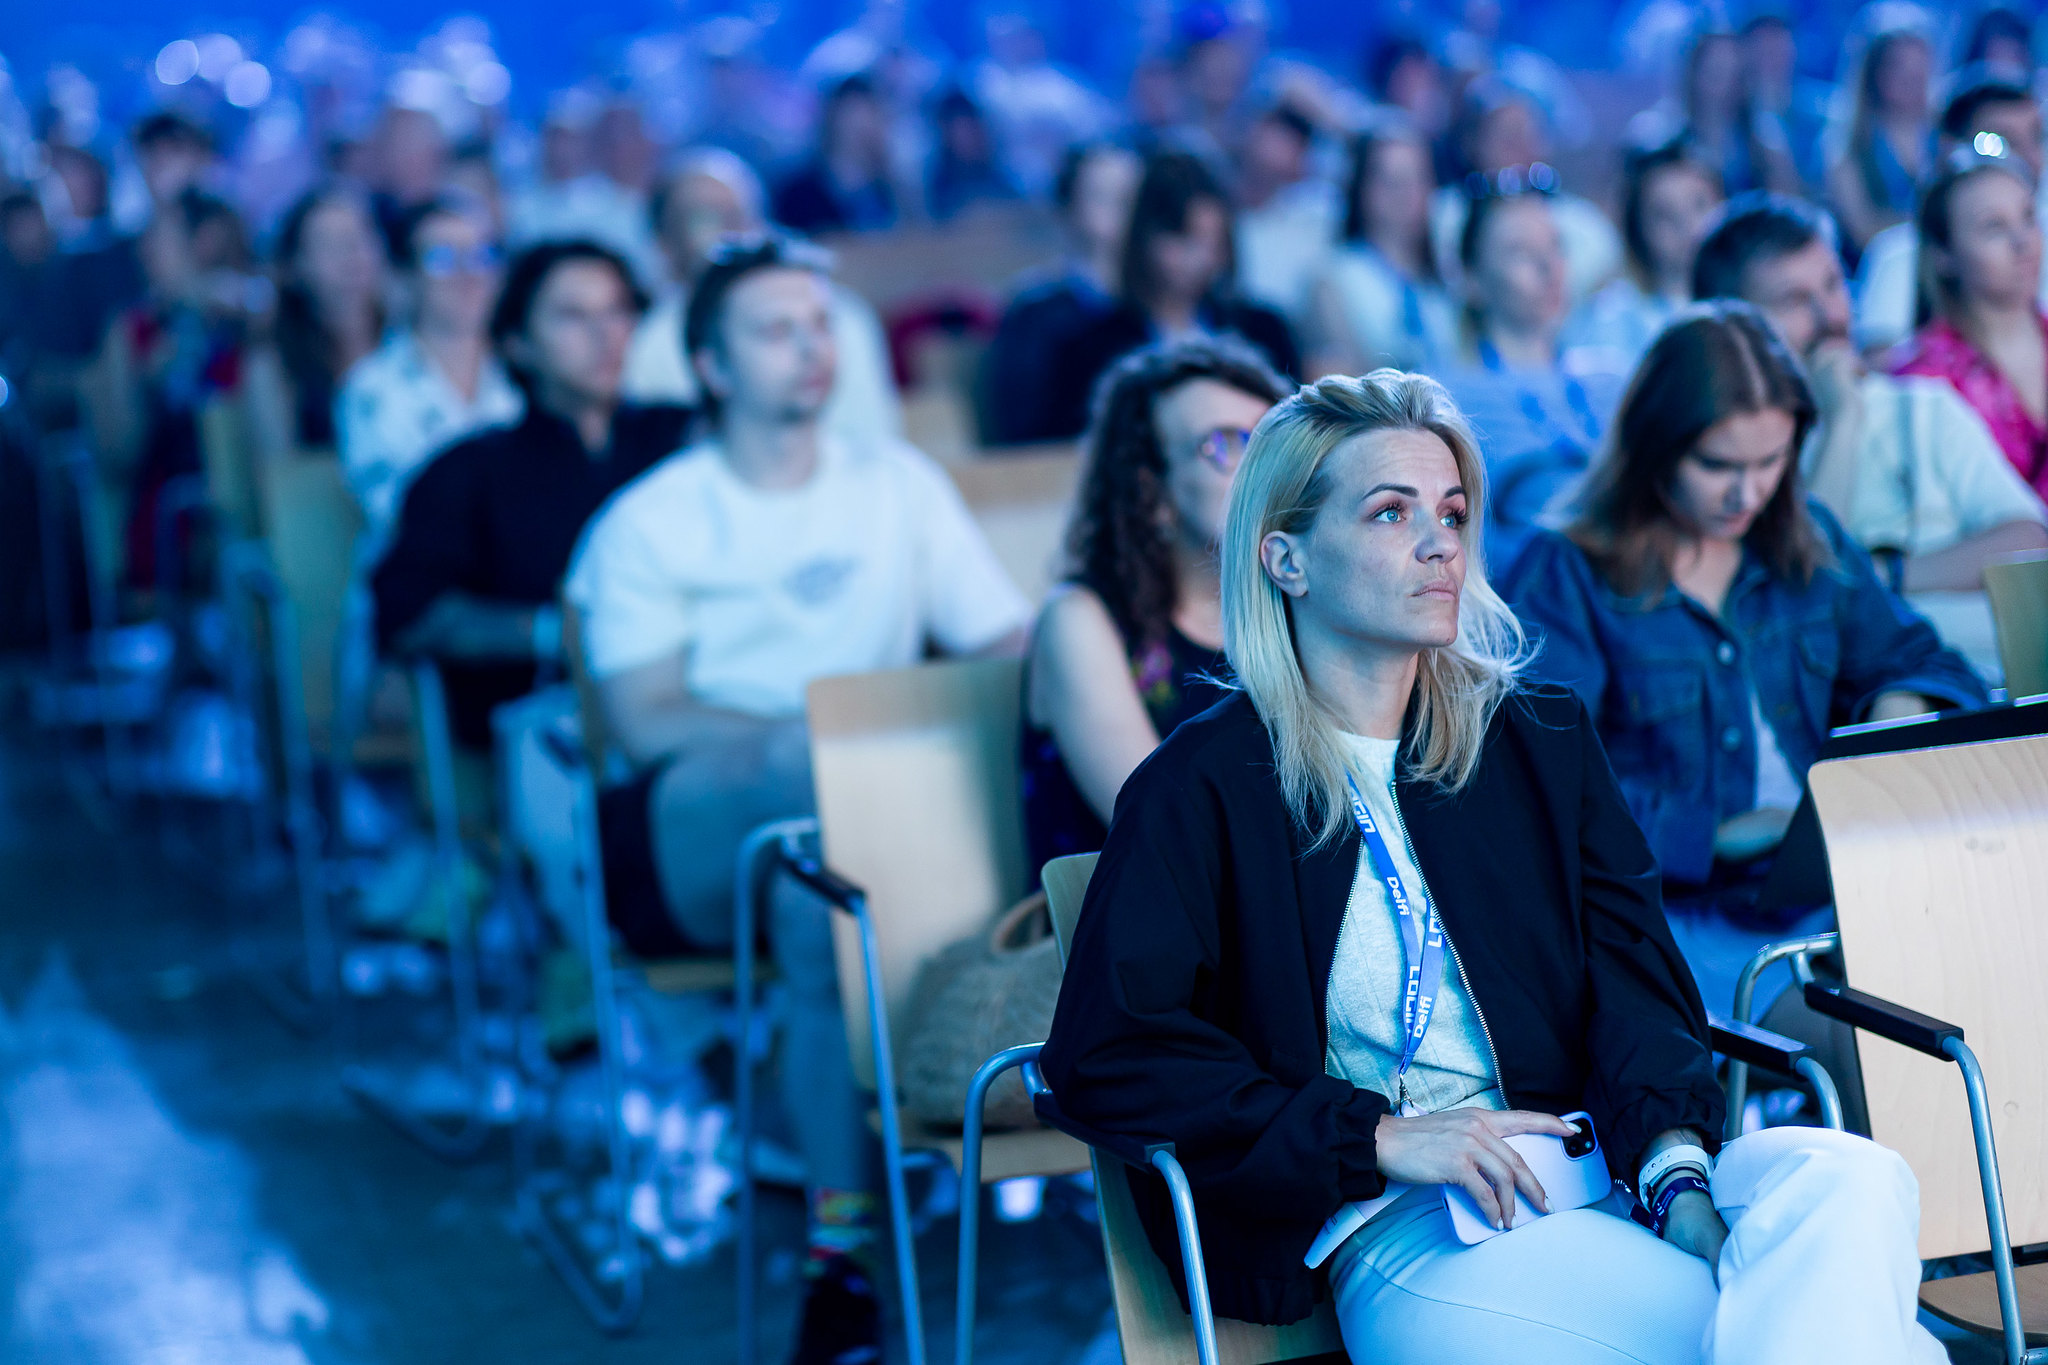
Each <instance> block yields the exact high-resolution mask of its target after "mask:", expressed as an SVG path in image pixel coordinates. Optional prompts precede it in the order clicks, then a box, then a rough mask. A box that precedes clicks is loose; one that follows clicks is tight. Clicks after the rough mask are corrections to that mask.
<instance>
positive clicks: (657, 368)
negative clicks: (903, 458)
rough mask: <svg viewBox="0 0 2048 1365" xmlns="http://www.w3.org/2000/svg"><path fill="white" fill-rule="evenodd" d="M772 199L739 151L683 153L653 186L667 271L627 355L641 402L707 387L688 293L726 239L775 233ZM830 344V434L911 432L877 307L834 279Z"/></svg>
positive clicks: (681, 397) (653, 211)
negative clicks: (833, 355)
mask: <svg viewBox="0 0 2048 1365" xmlns="http://www.w3.org/2000/svg"><path fill="white" fill-rule="evenodd" d="M764 208H765V194H764V191H763V190H762V187H761V181H760V179H759V177H757V176H756V175H755V174H754V172H753V170H752V168H750V167H749V166H748V165H747V164H746V163H745V162H743V161H741V160H740V159H739V158H738V157H736V156H734V155H733V154H732V153H730V152H728V151H725V150H724V149H722V148H717V147H702V148H696V149H693V150H691V151H687V152H685V153H683V155H682V157H681V158H680V159H679V160H678V161H677V162H676V165H675V168H674V169H673V170H672V171H670V172H669V174H668V175H667V176H666V177H664V178H663V180H662V181H661V182H660V183H659V184H658V185H656V186H655V190H654V194H653V197H652V199H651V200H650V202H649V207H648V213H649V217H650V218H651V220H652V221H653V224H654V232H655V235H656V238H657V240H658V241H659V242H660V244H661V252H662V255H663V256H664V257H665V258H666V260H667V264H668V270H667V275H666V279H665V281H664V283H663V285H662V288H661V290H660V291H659V292H658V293H657V294H656V295H655V300H654V306H653V307H652V308H650V309H648V311H647V316H646V317H645V318H643V319H641V322H640V326H639V329H638V330H637V331H636V332H634V334H633V345H632V349H631V350H629V351H628V352H627V353H626V396H627V397H629V398H632V399H634V400H636V401H639V402H643V403H679V404H682V405H684V406H686V407H694V406H696V405H697V404H698V403H699V402H700V401H701V399H702V396H703V390H702V388H701V386H700V385H699V384H698V381H697V374H696V371H695V369H694V368H693V367H692V366H691V365H690V363H689V360H688V358H687V357H686V356H685V355H684V353H683V320H684V318H685V317H686V316H687V315H688V313H689V310H690V291H691V288H692V287H693V285H694V284H695V282H696V280H697V278H698V276H700V275H702V274H703V273H704V268H705V266H706V264H707V263H708V262H709V260H710V257H711V254H712V252H713V250H714V249H715V248H716V247H717V245H718V243H719V242H720V241H721V240H723V239H724V238H725V237H727V236H732V235H748V234H755V233H759V232H760V231H761V230H762V229H763V228H764V227H766V226H767V220H766V217H765V213H764ZM831 293H832V340H833V345H834V347H835V349H836V351H837V354H838V364H837V366H836V367H835V376H836V377H835V378H834V380H833V385H832V397H831V400H830V401H829V402H828V403H826V405H825V413H824V418H823V420H824V423H825V425H826V427H827V428H828V429H830V430H832V431H834V432H836V433H838V434H839V435H841V436H844V437H846V438H847V439H849V440H861V441H872V440H877V439H880V438H882V437H887V436H896V435H899V434H900V433H901V432H902V430H903V411H902V403H901V401H900V400H899V399H898V397H897V394H896V385H895V380H894V378H893V376H892V375H891V374H890V371H889V348H888V341H887V338H885V337H884V336H883V334H882V324H881V321H880V320H879V319H878V318H877V317H876V316H875V310H874V308H873V307H872V306H871V305H870V304H869V303H868V302H867V300H865V299H863V298H861V297H860V296H859V295H858V294H855V293H854V292H853V291H852V290H850V289H846V288H844V287H843V286H841V285H839V284H837V283H836V282H835V283H834V284H833V285H832V286H831Z"/></svg>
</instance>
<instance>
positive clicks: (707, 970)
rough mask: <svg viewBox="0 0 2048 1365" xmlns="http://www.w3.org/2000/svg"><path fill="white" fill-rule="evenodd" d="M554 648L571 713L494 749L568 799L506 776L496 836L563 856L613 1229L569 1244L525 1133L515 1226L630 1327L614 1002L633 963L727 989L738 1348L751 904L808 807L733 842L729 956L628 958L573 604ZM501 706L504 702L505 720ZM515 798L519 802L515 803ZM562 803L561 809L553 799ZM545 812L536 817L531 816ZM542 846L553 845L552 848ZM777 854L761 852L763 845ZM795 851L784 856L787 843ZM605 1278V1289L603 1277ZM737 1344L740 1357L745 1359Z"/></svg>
mask: <svg viewBox="0 0 2048 1365" xmlns="http://www.w3.org/2000/svg"><path fill="white" fill-rule="evenodd" d="M563 648H564V653H565V655H566V656H567V659H568V664H569V676H570V681H571V684H572V686H573V688H574V698H575V701H574V707H573V711H574V714H573V716H572V717H567V718H565V722H566V723H564V724H552V725H544V726H539V727H535V728H534V729H533V730H532V731H531V733H530V739H531V741H532V743H531V744H530V745H528V744H527V743H526V741H525V740H524V739H522V740H520V741H518V742H513V741H511V739H510V737H509V736H506V735H504V734H503V733H501V736H500V749H501V751H502V752H505V753H507V754H508V755H510V756H511V759H510V761H511V762H515V763H516V762H523V761H525V760H526V759H528V758H531V759H535V760H538V761H540V762H542V763H544V764H546V765H547V766H548V768H549V769H550V773H549V776H550V778H551V779H552V780H553V781H554V782H556V783H557V784H558V785H559V786H560V788H561V790H562V791H563V792H564V794H565V796H566V800H564V801H561V802H559V803H549V804H550V807H551V808H550V809H548V810H545V811H533V810H523V809H515V808H514V805H513V803H510V800H509V792H510V790H511V789H512V788H513V787H515V786H517V785H518V778H516V777H510V776H508V778H507V787H508V815H507V819H506V825H505V835H506V838H507V839H508V840H509V841H510V842H511V845H512V847H513V849H514V850H515V856H519V857H524V858H525V859H526V860H527V861H528V862H530V863H531V864H533V870H534V871H535V873H536V876H537V878H538V879H539V880H542V881H543V882H546V881H547V880H548V879H547V878H546V877H544V876H542V875H541V872H542V867H543V865H545V864H548V863H550V862H552V861H556V860H557V859H558V856H565V857H566V860H567V863H568V866H567V868H566V869H565V871H566V873H567V875H566V876H564V877H561V878H559V879H558V880H559V888H558V889H557V890H556V892H555V894H552V895H551V894H549V888H548V887H547V886H545V885H543V887H542V899H543V901H545V902H548V903H549V905H550V908H551V910H552V911H553V916H554V919H555V922H556V924H557V926H558V927H559V928H561V930H562V931H563V933H564V935H565V936H566V937H567V938H569V939H570V940H571V943H572V945H573V946H574V947H575V948H576V949H577V950H578V951H579V952H580V954H581V956H582V959H583V963H584V967H585V970H586V971H587V972H588V975H589V980H590V990H591V1002H592V1014H593V1023H594V1026H595V1029H596V1033H597V1049H598V1058H599V1065H600V1068H601V1070H602V1073H603V1094H604V1120H605V1164H604V1169H603V1172H602V1173H601V1174H600V1175H599V1176H598V1177H597V1180H596V1184H595V1186H594V1190H595V1192H596V1197H595V1200H594V1202H595V1204H596V1205H597V1206H598V1207H603V1208H608V1209H610V1210H612V1211H613V1213H614V1215H615V1216H614V1217H613V1219H612V1227H611V1232H610V1236H609V1238H608V1239H607V1241H606V1243H605V1245H603V1246H601V1247H599V1248H597V1249H596V1251H595V1255H594V1256H589V1257H586V1256H584V1255H582V1254H580V1253H579V1252H578V1251H577V1250H576V1249H575V1248H576V1238H575V1237H574V1235H573V1234H570V1233H566V1232H564V1230H563V1229H562V1228H561V1227H560V1226H559V1225H558V1224H557V1222H556V1219H555V1217H554V1215H553V1213H552V1212H551V1211H550V1209H549V1207H548V1204H549V1195H550V1194H551V1193H552V1192H554V1191H555V1190H557V1189H559V1188H560V1187H561V1185H562V1183H563V1176H562V1173H561V1172H559V1171H555V1170H551V1169H547V1168H543V1167H542V1166H541V1165H540V1164H539V1163H538V1161H537V1160H536V1153H535V1151H534V1144H533V1143H531V1142H529V1141H526V1140H524V1139H522V1140H521V1141H520V1142H519V1143H518V1144H517V1145H516V1146H515V1159H516V1164H517V1169H516V1175H515V1184H516V1187H517V1195H516V1200H517V1206H518V1212H519V1218H520V1222H521V1225H522V1226H523V1227H524V1229H525V1230H526V1232H527V1234H528V1235H529V1236H530V1237H532V1239H533V1241H534V1243H535V1244H536V1245H537V1246H538V1247H539V1248H540V1250H541V1253H542V1254H543V1255H544V1256H545V1257H546V1258H547V1260H548V1263H549V1264H550V1265H552V1266H553V1267H554V1269H555V1272H556V1273H557V1274H558V1275H560V1276H561V1278H562V1281H563V1283H564V1284H566V1285H567V1286H568V1287H569V1291H570V1293H571V1294H572V1295H573V1296H574V1297H575V1299H576V1301H577V1303H578V1304H580V1305H581V1306H582V1307H583V1309H584V1311H585V1312H586V1313H588V1314H589V1315H590V1318H591V1320H592V1321H593V1322H594V1323H596V1324H597V1326H598V1328H599V1329H600V1330H602V1331H604V1332H607V1333H612V1334H618V1333H623V1332H625V1331H628V1330H629V1329H630V1328H631V1327H632V1326H633V1324H634V1323H635V1322H637V1321H638V1320H639V1317H640V1310H641V1306H642V1302H643V1298H644V1289H645V1277H644V1264H643V1258H642V1255H641V1252H640V1248H639V1243H638V1234H637V1232H636V1231H635V1230H634V1228H633V1225H632V1222H631V1220H630V1216H629V1215H630V1207H629V1206H630V1199H629V1194H630V1191H631V1188H632V1182H633V1170H632V1163H631V1151H630V1135H629V1134H628V1133H627V1131H626V1124H625V1114H624V1100H625V1093H626V1059H625V1039H624V1035H623V1031H622V1028H623V1025H622V1020H621V1014H620V1006H619V974H620V972H621V971H624V970H637V971H638V972H639V973H640V974H641V978H642V980H643V981H644V982H645V983H646V985H647V987H648V989H650V990H652V991H655V992H657V993H660V994H665V995H685V994H696V993H704V992H717V991H726V990H730V991H731V992H732V993H733V1006H734V1008H733V1012H734V1016H735V1029H734V1036H735V1037H736V1038H737V1039H738V1040H739V1041H738V1044H737V1046H736V1048H735V1053H736V1058H735V1062H736V1071H737V1078H736V1088H737V1090H738V1094H737V1097H736V1102H735V1108H736V1109H737V1110H738V1114H737V1129H738V1133H737V1136H738V1147H739V1155H738V1163H739V1191H738V1204H739V1209H738V1225H739V1248H738V1252H739V1267H738V1278H739V1295H738V1297H739V1299H740V1303H741V1305H742V1308H743V1312H742V1315H741V1323H742V1327H741V1336H742V1342H743V1345H744V1343H745V1342H746V1340H747V1339H748V1335H749V1333H750V1331H751V1327H750V1326H749V1324H751V1321H752V1313H751V1308H752V1304H753V1300H754V1295H755V1275H756V1271H755V1259H756V1258H755V1256H754V1255H753V1244H754V1202H755V1201H754V1195H755V1189H754V1162H753V1152H754V1143H753V1121H752V1115H753V1089H754V1062H753V1048H752V1039H753V1034H754V1028H753V1018H754V991H755V989H756V988H757V986H758V985H759V984H760V982H761V981H762V980H764V979H766V977H767V975H768V973H767V972H766V971H765V970H764V969H765V964H763V963H761V962H759V961H758V959H757V955H756V953H755V951H754V944H755V931H754V925H755V918H754V916H755V908H756V905H757V903H758V900H759V887H760V883H761V882H762V879H763V878H764V877H765V876H767V875H769V872H770V869H771V867H772V866H778V865H779V864H780V860H781V857H782V856H784V855H783V854H782V850H783V848H784V846H785V845H788V846H790V847H791V848H793V847H794V844H795V842H796V841H798V840H800V839H802V838H804V837H805V836H807V835H809V834H811V833H812V832H814V831H815V829H816V823H815V822H814V821H812V820H810V819H808V818H806V819H796V820H783V821H775V822H771V823H769V824H767V825H763V826H761V827H760V828H759V829H756V830H755V831H754V832H753V833H751V834H750V835H748V837H747V839H746V841H745V842H744V843H743V844H742V845H741V848H740V852H739V857H738V868H739V878H738V886H737V888H736V891H735V894H734V908H733V919H734V923H733V929H734V939H733V941H734V949H733V951H732V952H731V953H725V954H707V955H702V956H689V957H674V958H659V959H633V958H631V957H629V956H628V955H627V954H626V953H625V952H624V950H623V949H621V948H619V947H618V946H617V945H615V944H614V942H613V937H612V930H611V922H610V920H609V918H608V917H607V915H606V908H605V882H604V859H603V853H602V844H601V843H600V840H599V834H598V823H597V821H598V815H597V799H598V790H599V787H600V784H601V782H602V781H603V779H604V778H605V777H606V776H607V775H608V773H609V772H610V771H612V770H614V769H616V767H617V766H618V765H617V764H616V763H615V762H614V757H615V755H614V751H613V750H612V747H611V745H610V743H609V740H608V738H607V736H606V733H605V729H604V724H603V716H602V712H601V710H600V708H599V706H598V703H597V695H596V689H595V687H594V685H593V684H592V681H591V678H590V674H589V671H588V669H587V668H586V667H585V662H584V655H583V644H582V631H581V617H580V615H579V614H578V613H577V612H576V611H575V610H574V609H573V608H565V610H564V612H563ZM510 709H511V708H501V709H500V711H499V713H498V714H499V716H500V717H504V716H505V715H506V712H507V711H508V710H510ZM519 804H520V805H523V804H524V803H519ZM557 807H559V808H557ZM542 821H545V822H546V827H542ZM550 846H551V847H550ZM771 854H775V855H777V858H776V862H775V863H772V864H771V862H770V857H769V855H771ZM786 856H788V857H789V858H791V859H794V858H795V856H796V855H795V854H794V853H793V852H791V853H789V854H788V855H786ZM608 1279H609V1280H612V1281H613V1282H614V1283H613V1284H612V1287H610V1288H609V1289H608V1288H607V1287H606V1281H607V1280H608ZM749 1358H750V1357H749V1355H748V1354H746V1353H745V1352H744V1351H743V1353H742V1355H741V1359H742V1360H743V1361H744V1360H747V1359H749Z"/></svg>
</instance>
